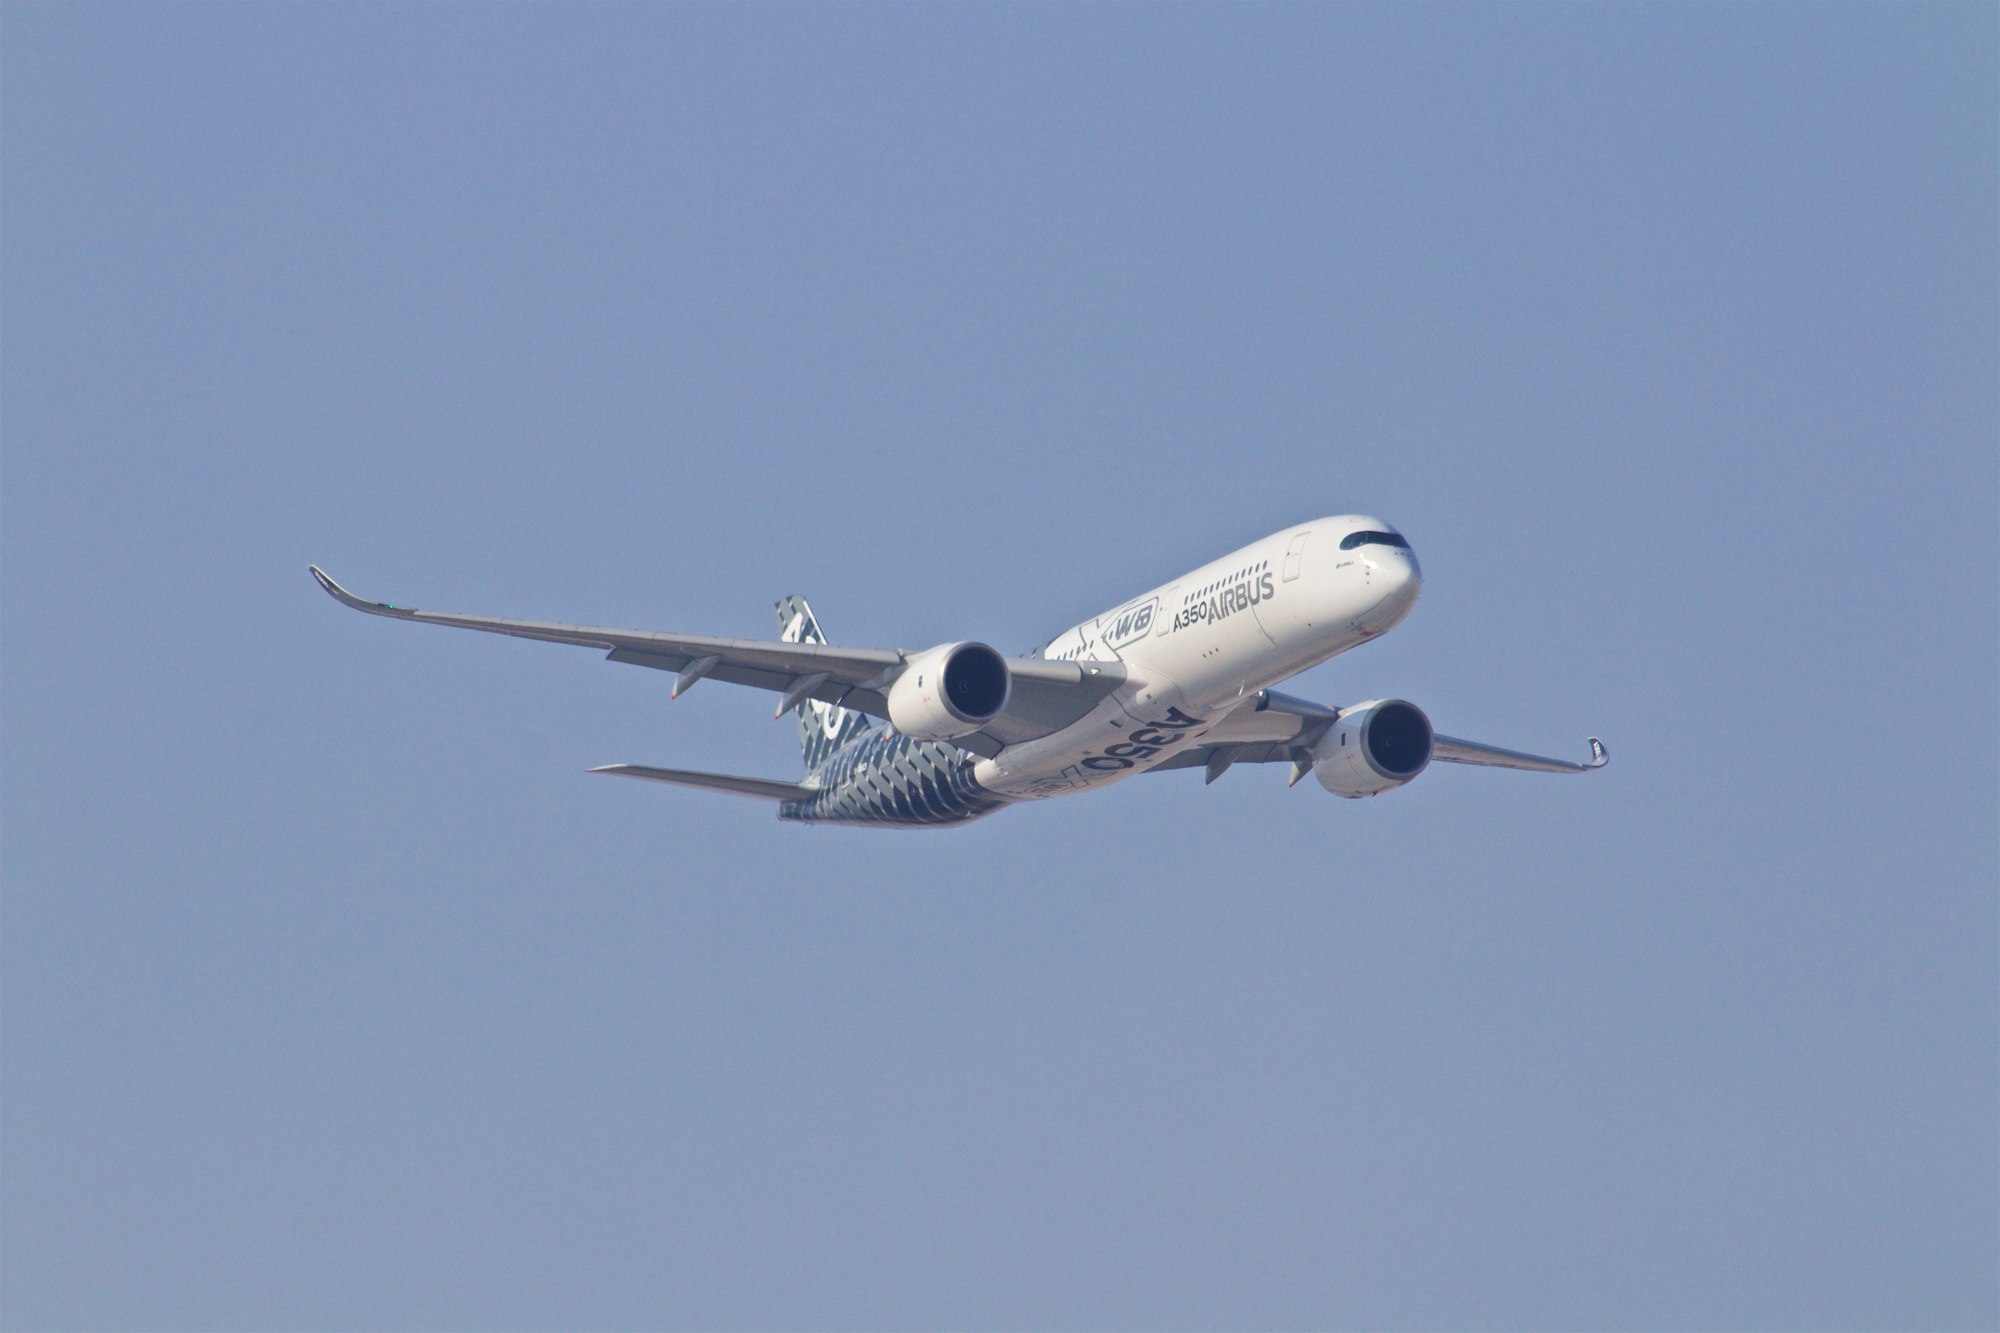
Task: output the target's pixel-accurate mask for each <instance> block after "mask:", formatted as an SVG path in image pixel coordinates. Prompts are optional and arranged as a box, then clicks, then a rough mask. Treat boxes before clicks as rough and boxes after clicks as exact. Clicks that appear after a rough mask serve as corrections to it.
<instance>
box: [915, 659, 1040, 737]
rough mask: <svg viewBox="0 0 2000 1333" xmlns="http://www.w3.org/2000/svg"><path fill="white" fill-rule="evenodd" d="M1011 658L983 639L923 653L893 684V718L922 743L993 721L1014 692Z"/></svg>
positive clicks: (969, 731) (960, 733)
mask: <svg viewBox="0 0 2000 1333" xmlns="http://www.w3.org/2000/svg"><path fill="white" fill-rule="evenodd" d="M1013 688H1014V678H1013V674H1012V673H1011V672H1009V671H1008V670H1007V659H1006V658H1004V657H1002V656H1000V654H999V653H997V652H995V651H993V649H991V648H988V647H987V646H986V645H985V644H983V643H941V644H939V645H938V646H937V647H935V648H932V649H931V650H929V651H928V652H922V653H918V654H917V655H916V656H915V657H912V658H911V659H910V661H909V665H908V666H906V667H904V668H903V674H902V675H900V676H898V677H896V683H895V684H893V685H891V686H890V687H889V721H890V722H892V723H893V724H895V728H896V730H898V731H900V732H902V733H903V734H904V735H905V736H914V737H916V738H917V739H918V740H920V741H949V740H955V739H957V738H958V737H960V736H970V735H971V734H972V733H973V732H975V731H977V730H979V729H980V728H981V727H983V726H985V725H986V724H987V723H988V722H991V721H992V720H993V719H994V718H996V717H998V716H999V715H1000V710H1001V709H1003V708H1005V707H1006V706H1007V698H1008V696H1009V695H1010V694H1011V693H1012V692H1013Z"/></svg>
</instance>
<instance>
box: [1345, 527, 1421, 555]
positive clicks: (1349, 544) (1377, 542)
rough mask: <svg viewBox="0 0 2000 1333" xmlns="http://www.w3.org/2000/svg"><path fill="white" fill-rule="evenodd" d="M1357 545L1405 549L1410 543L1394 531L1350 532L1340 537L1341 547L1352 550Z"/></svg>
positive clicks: (1408, 547) (1407, 548)
mask: <svg viewBox="0 0 2000 1333" xmlns="http://www.w3.org/2000/svg"><path fill="white" fill-rule="evenodd" d="M1357 546H1400V547H1402V548H1403V549H1404V550H1405V551H1407V550H1409V549H1410V544H1409V543H1408V542H1406V541H1404V540H1403V539H1402V538H1401V537H1399V536H1397V535H1396V534H1395V533H1393V532H1350V533H1348V534H1347V535H1346V536H1345V537H1342V538H1341V539H1340V549H1341V550H1343V551H1351V550H1353V549H1354V548H1355V547H1357Z"/></svg>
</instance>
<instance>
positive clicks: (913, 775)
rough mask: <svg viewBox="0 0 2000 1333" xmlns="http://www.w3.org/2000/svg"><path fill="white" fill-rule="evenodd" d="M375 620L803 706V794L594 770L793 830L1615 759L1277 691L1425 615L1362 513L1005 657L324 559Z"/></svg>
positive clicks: (331, 585)
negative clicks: (681, 614) (677, 614)
mask: <svg viewBox="0 0 2000 1333" xmlns="http://www.w3.org/2000/svg"><path fill="white" fill-rule="evenodd" d="M311 568H312V575H313V577H314V578H315V579H317V580H319V584H320V586H321V587H322V588H324V589H326V591H327V592H328V593H330V594H332V596H333V597H334V598H335V599H336V600H338V601H339V602H341V603H342V604H343V605H346V606H350V607H353V608H354V609H355V610H357V611H366V612H368V613H369V614H370V615H378V616H391V617H394V618H395V619H398V620H413V621H418V622H421V623H424V624H431V625H452V626H456V627H458V628H460V629H475V630H484V631H487V632H489V633H493V634H509V635H513V636H514V637H516V638H523V639H540V640H544V641H546V642H550V643H571V644H580V645H582V646H584V647H587V648H596V649H600V650H602V651H603V652H604V653H605V655H606V656H607V657H608V658H609V659H610V660H611V661H613V662H625V663H629V664H631V665H633V666H643V667H651V668H653V669H655V670H659V671H670V672H673V673H674V676H675V678H674V684H673V690H672V697H675V698H678V697H679V696H680V695H683V694H685V693H687V691H688V690H689V689H691V688H692V687H693V686H694V685H695V684H696V683H697V682H699V681H703V680H708V679H715V680H720V681H728V682H730V683H732V684H736V685H750V686H755V687H756V688H758V689H765V690H770V691H772V692H774V693H776V694H777V695H778V696H779V699H778V709H777V712H776V713H774V714H773V717H780V718H781V717H783V716H784V715H785V714H786V713H789V712H792V711H794V710H797V712H798V716H799V738H800V743H801V746H802V748H803V751H804V757H805V776H804V777H803V778H802V779H801V780H799V781H797V782H784V781H779V780H775V779H769V778H754V777H736V776H734V775H731V774H727V773H703V772H696V771H693V770H689V769H678V768H656V767H652V766H649V765H644V764H607V765H605V766H603V767H601V768H593V769H591V770H590V771H591V772H593V773H609V774H613V775H616V776H619V777H628V778H641V779H645V780H648V781H652V782H665V783H673V784H677V785H680V786H687V787H701V788H707V789H709V790H713V791H724V792H732V793H735V794H737V795H742V796H753V797H759V798H762V799H764V800H767V801H774V802H776V803H777V806H778V817H779V818H780V819H786V820H795V821H799V822H802V823H809V824H818V823H826V824H858V825H871V826H876V827H891V828H940V827H952V826H956V825H961V824H965V823H968V822H970V821H971V820H975V819H979V818H981V817H983V816H985V815H989V814H992V813H994V812H995V811H997V810H1000V809H1002V808H1004V807H1006V806H1009V805H1015V804H1019V803H1022V802H1025V801H1037V800H1046V799H1048V798H1050V797H1055V796H1070V795H1075V794H1077V793H1079V792H1086V791H1093V790H1096V789H1097V788H1100V787H1106V786H1109V785H1111V784H1112V783H1115V782H1122V781H1124V780H1125V779H1126V778H1129V777H1132V776H1134V775H1135V774H1139V773H1161V772H1167V771H1170V770H1173V769H1182V768H1199V769H1201V770H1203V772H1204V774H1205V775H1206V777H1205V780H1206V781H1207V782H1214V781H1215V780H1216V779H1217V778H1219V777H1221V776H1222V775H1223V774H1224V773H1225V772H1227V771H1228V770H1229V769H1230V768H1231V767H1232V766H1234V765H1236V764H1245V763H1248V764H1261V763H1287V764H1289V765H1290V766H1291V768H1290V773H1289V778H1288V781H1287V785H1288V786H1296V785H1297V784H1298V783H1299V781H1300V779H1302V778H1304V777H1305V776H1306V774H1308V773H1311V774H1312V775H1313V776H1315V777H1316V778H1318V779H1319V783H1320V785H1321V786H1322V787H1324V788H1325V789H1326V790H1327V791H1329V792H1331V793H1333V794H1334V795H1336V796H1344V797H1353V798H1359V797H1365V796H1375V795H1379V794H1380V793H1382V792H1385V791H1390V790H1393V789H1394V788H1397V787H1401V786H1403V785H1404V784H1406V783H1408V782H1410V781H1411V780H1412V779H1414V778H1415V777H1416V776H1417V775H1418V774H1420V773H1422V772H1423V771H1424V769H1425V768H1426V767H1427V766H1428V765H1429V764H1430V762H1431V761H1432V760H1441V761H1443V762H1445V763H1451V764H1478V765H1484V766H1488V767H1494V768H1514V769H1525V770H1529V771H1533V772H1541V773H1585V772H1589V771H1591V770H1593V769H1598V768H1602V767H1603V766H1604V764H1605V762H1606V760H1607V758H1608V756H1607V754H1606V751H1605V748H1604V744H1603V742H1602V741H1600V740H1598V739H1597V738H1596V737H1595V736H1592V737H1591V738H1590V757H1589V758H1588V759H1587V760H1585V761H1584V762H1582V763H1572V762H1569V761H1567V760H1562V759H1549V758H1544V757H1542V756H1539V755H1532V754H1523V753H1521V752H1519V751H1515V750H1503V749H1500V748H1498V747H1496V746H1491V745H1481V744H1477V743H1475V742H1472V741H1463V740H1457V739H1454V738H1453V737H1450V736H1441V735H1438V734H1437V733H1436V732H1434V731H1433V730H1432V729H1431V723H1430V719H1429V718H1428V717H1427V716H1426V715H1425V714H1424V712H1423V710H1422V709H1420V708H1418V707H1417V706H1416V705H1415V704H1413V703H1410V702H1408V701H1406V700H1403V699H1370V700H1367V701H1366V702H1363V703H1358V704H1353V705H1350V706H1348V707H1346V708H1333V707H1328V706H1326V705H1323V704H1318V703H1313V702H1311V701H1310V700H1306V699H1298V698H1293V697H1292V696H1290V695H1285V694H1280V693H1278V692H1277V691H1276V690H1274V689H1272V688H1271V686H1273V685H1275V684H1277V683H1278V682H1279V681H1282V680H1284V679H1286V678H1287V677H1289V676H1294V675H1297V674H1298V673H1299V672H1301V671H1304V670H1306V669H1307V668H1308V667H1313V666H1317V665H1318V664H1320V663H1321V662H1324V661H1326V660H1327V659H1329V658H1332V657H1335V656H1338V655H1339V654H1341V653H1344V652H1346V651H1347V650H1348V649H1350V648H1354V647H1358V646H1359V645H1361V644H1363V643H1366V642H1368V640H1370V639H1373V638H1377V637H1379V636H1380V635H1383V634H1386V633H1388V632H1389V631H1390V630H1391V629H1394V628H1395V627H1396V626H1397V625H1398V624H1400V623H1401V622H1402V620H1403V618H1404V617H1405V616H1407V615H1408V614H1409V613H1410V608H1411V607H1412V606H1414V605H1415V604H1416V600H1417V593H1418V591H1419V590H1420V589H1421V588H1422V586H1423V574H1422V571H1421V570H1420V569H1419V568H1418V566H1417V557H1416V553H1415V552H1414V551H1412V550H1411V549H1410V544H1409V542H1407V541H1405V540H1404V539H1403V536H1402V534H1401V533H1399V532H1397V531H1396V530H1395V529H1394V528H1392V527H1390V526H1389V525H1388V524H1387V523H1384V522H1382V521H1381V520H1380V519H1377V518H1371V517H1369V516H1367V515H1365V514H1345V515H1340V516H1337V517H1332V518H1320V519H1315V520H1313V521H1311V522H1309V523H1302V524H1300V525H1298V526H1296V527H1291V528H1286V529H1284V530H1282V531H1279V532H1275V533H1272V534H1271V535H1270V536H1268V537H1265V538H1263V539H1261V540H1259V541H1255V542H1252V543H1251V544H1250V545H1248V546H1245V547H1243V548H1242V549H1241V550H1238V551H1235V552H1232V553H1231V554H1229V555H1226V556H1223V557H1222V558H1221V559H1219V560H1213V561H1210V562H1209V563H1208V564H1205V565H1203V566H1201V567H1200V568H1199V569H1196V570H1193V571H1191V572H1190V573H1187V574H1185V575H1183V576H1181V577H1180V578H1178V579H1175V580H1173V581H1172V582H1170V583H1164V584H1162V585H1160V586H1159V587H1157V588H1154V589H1152V590H1150V591H1148V592H1144V593H1141V594H1140V595H1139V596H1137V597H1134V598H1132V599H1131V600H1129V601H1126V602H1121V603H1120V604H1119V605H1117V606H1116V607H1114V608H1112V609H1111V610H1109V611H1107V612H1105V613H1104V614H1103V615H1101V616H1097V617H1095V618H1094V619H1091V620H1087V621H1084V622H1083V623H1082V624H1079V625H1072V626H1070V627H1069V628H1068V629H1066V630H1064V631H1063V632H1062V633H1060V634H1058V635H1056V636H1055V637H1054V638H1052V639H1050V640H1049V641H1048V642H1047V643H1044V644H1043V645H1041V646H1040V647H1039V648H1035V649H1032V650H1030V651H1028V652H1026V653H1023V654H1022V655H1021V656H1019V657H1004V656H1002V655H1001V654H1000V653H998V652H996V651H995V650H994V649H992V648H991V647H988V646H987V645H986V644H984V643H978V642H974V641H970V640H966V641H960V642H955V643H941V644H938V645H937V646H936V647H934V648H928V649H925V650H924V651H922V652H910V651H907V650H903V649H886V648H840V647H835V646H834V645H833V644H831V643H829V642H828V641H827V639H826V636H825V635H823V634H822V633H821V632H820V627H819V622H818V620H817V619H815V618H814V616H813V613H812V608H811V607H809V606H807V605H806V601H805V599H804V598H803V597H796V596H794V597H787V598H785V599H784V600H783V601H781V602H779V603H778V604H777V613H778V629H779V634H778V638H777V640H776V641H760V640H750V639H722V638H705V637H700V636H696V635H688V634H656V633H648V632H643V631H637V630H621V629H599V628H593V627H589V626H580V625H564V624H554V623H548V622H543V621H533V620H495V619H488V618H485V617H480V616H465V615H453V614H447V613H443V612H437V611H419V610H416V609H414V608H412V607H407V606H393V605H390V604H389V603H387V602H369V601H364V600H362V599H361V598H359V597H356V596H355V595H354V594H353V593H350V592H348V591H347V589H345V588H343V587H341V586H340V585H339V584H338V583H335V582H334V581H333V580H332V579H331V578H328V577H327V575H326V574H325V573H324V572H323V571H321V569H320V568H319V567H318V566H317V565H314V566H312V567H311Z"/></svg>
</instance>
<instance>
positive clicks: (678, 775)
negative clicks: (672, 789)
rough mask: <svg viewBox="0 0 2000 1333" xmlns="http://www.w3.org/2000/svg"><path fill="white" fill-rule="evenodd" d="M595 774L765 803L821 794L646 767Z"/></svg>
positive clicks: (792, 785)
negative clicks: (695, 789) (750, 798)
mask: <svg viewBox="0 0 2000 1333" xmlns="http://www.w3.org/2000/svg"><path fill="white" fill-rule="evenodd" d="M590 771H591V772H593V773H610V774H613V775H614V776H617V777H621V778H644V779H645V780H646V781H648V782H671V783H673V784H675V785H676V786H681V787H707V788H708V789H710V790H711V791H727V792H735V793H736V794H737V795H738V796H756V797H759V798H761V799H763V800H766V801H804V800H809V799H810V798H811V797H812V795H813V794H814V793H815V792H817V791H818V790H819V788H817V787H813V786H809V785H808V784H806V783H803V782H776V781H773V780H772V779H770V778H739V777H736V776H734V775H733V774H729V773H697V772H695V771H693V770H692V769H686V768H648V767H647V766H646V765H644V764H606V765H604V767H602V768H593V769H591V770H590Z"/></svg>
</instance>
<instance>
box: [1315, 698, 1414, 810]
mask: <svg viewBox="0 0 2000 1333" xmlns="http://www.w3.org/2000/svg"><path fill="white" fill-rule="evenodd" d="M1430 761H1431V720H1430V719H1429V718H1427V717H1425V716H1424V710H1423V709H1421V708H1419V707H1417V706H1416V705H1415V704H1413V703H1405V702H1404V701H1403V700H1401V699H1371V700H1369V701H1368V702H1367V703H1365V704H1356V705H1355V706H1354V707H1352V708H1345V709H1342V710H1341V713H1340V716H1339V718H1337V719H1336V720H1335V721H1334V724H1333V725H1332V726H1331V727H1329V728H1328V729H1327V733H1326V735H1324V736H1322V737H1320V740H1319V743H1318V744H1317V745H1315V746H1313V775H1314V776H1315V777H1317V778H1318V779H1319V785H1320V786H1322V787H1324V788H1326V789H1327V790H1328V791H1330V792H1332V793H1333V794H1334V795H1335V796H1349V797H1360V796H1377V795H1380V794H1381V793H1383V792H1385V791H1388V790H1389V789H1390V788H1392V787H1400V786H1402V785H1403V784H1404V783H1405V782H1408V781H1409V780H1410V779H1411V778H1413V777H1415V776H1416V775H1417V774H1419V773H1421V772H1423V771H1424V766H1425V765H1426V764H1428V763H1430Z"/></svg>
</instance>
